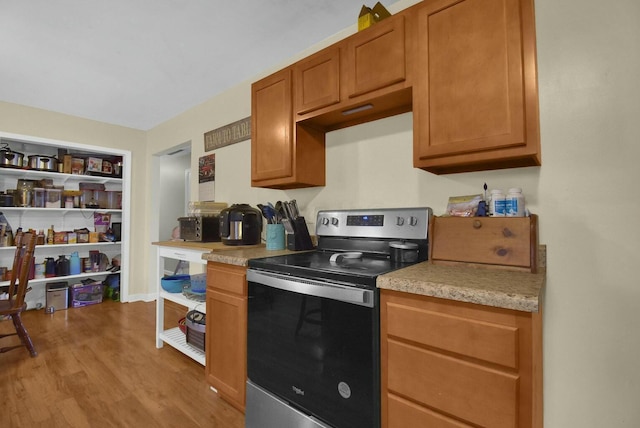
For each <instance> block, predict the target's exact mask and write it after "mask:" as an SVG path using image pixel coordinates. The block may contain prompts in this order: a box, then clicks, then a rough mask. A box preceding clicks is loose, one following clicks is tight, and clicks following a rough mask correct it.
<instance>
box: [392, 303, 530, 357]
mask: <svg viewBox="0 0 640 428" xmlns="http://www.w3.org/2000/svg"><path fill="white" fill-rule="evenodd" d="M384 304H385V305H386V312H387V335H389V336H391V337H397V338H400V339H405V340H409V341H411V342H415V343H418V344H421V345H426V346H429V347H432V348H437V349H441V350H444V351H447V352H452V353H456V354H460V355H462V356H466V357H471V358H476V359H479V360H483V361H486V362H489V363H494V364H499V365H502V366H505V367H509V368H513V369H516V368H518V329H517V328H516V327H511V326H505V325H499V324H494V323H490V322H486V321H481V320H475V319H470V318H464V317H461V316H458V315H449V314H444V313H439V312H435V311H430V310H426V309H423V308H417V307H412V306H407V305H404V304H402V303H393V302H388V303H384Z"/></svg>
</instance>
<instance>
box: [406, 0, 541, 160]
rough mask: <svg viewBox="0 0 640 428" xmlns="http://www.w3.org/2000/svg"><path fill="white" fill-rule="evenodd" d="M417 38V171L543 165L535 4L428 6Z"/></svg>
mask: <svg viewBox="0 0 640 428" xmlns="http://www.w3.org/2000/svg"><path fill="white" fill-rule="evenodd" d="M416 37H417V64H416V65H417V67H416V76H415V85H414V95H413V103H414V104H413V111H414V166H416V167H419V168H423V169H425V170H428V171H431V172H435V173H449V172H464V171H476V170H484V169H497V168H508V167H519V166H532V165H540V137H539V123H538V90H537V81H536V57H535V55H536V54H535V27H534V10H533V2H532V0H463V1H460V0H440V1H432V2H425V3H423V4H421V5H420V7H419V9H418V22H417V33H416Z"/></svg>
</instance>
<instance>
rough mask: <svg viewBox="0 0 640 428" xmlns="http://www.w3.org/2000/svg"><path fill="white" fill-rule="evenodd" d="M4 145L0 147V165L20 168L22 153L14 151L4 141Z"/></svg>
mask: <svg viewBox="0 0 640 428" xmlns="http://www.w3.org/2000/svg"><path fill="white" fill-rule="evenodd" d="M3 145H4V146H5V147H3V148H2V149H0V166H2V167H10V168H22V161H23V160H24V154H22V153H18V152H14V151H13V150H11V149H10V148H9V147H7V146H6V143H3Z"/></svg>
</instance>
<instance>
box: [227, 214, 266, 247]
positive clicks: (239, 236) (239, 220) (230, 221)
mask: <svg viewBox="0 0 640 428" xmlns="http://www.w3.org/2000/svg"><path fill="white" fill-rule="evenodd" d="M261 234H262V213H261V212H260V210H258V209H257V208H253V207H252V206H250V205H248V204H233V205H231V206H230V207H228V208H225V209H223V210H222V211H221V212H220V239H221V240H222V243H223V244H225V245H257V244H259V243H260V239H261Z"/></svg>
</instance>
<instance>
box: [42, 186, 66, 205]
mask: <svg viewBox="0 0 640 428" xmlns="http://www.w3.org/2000/svg"><path fill="white" fill-rule="evenodd" d="M46 194H47V198H46V202H45V204H46V207H47V208H61V207H62V204H61V199H62V190H60V189H47V190H46Z"/></svg>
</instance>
